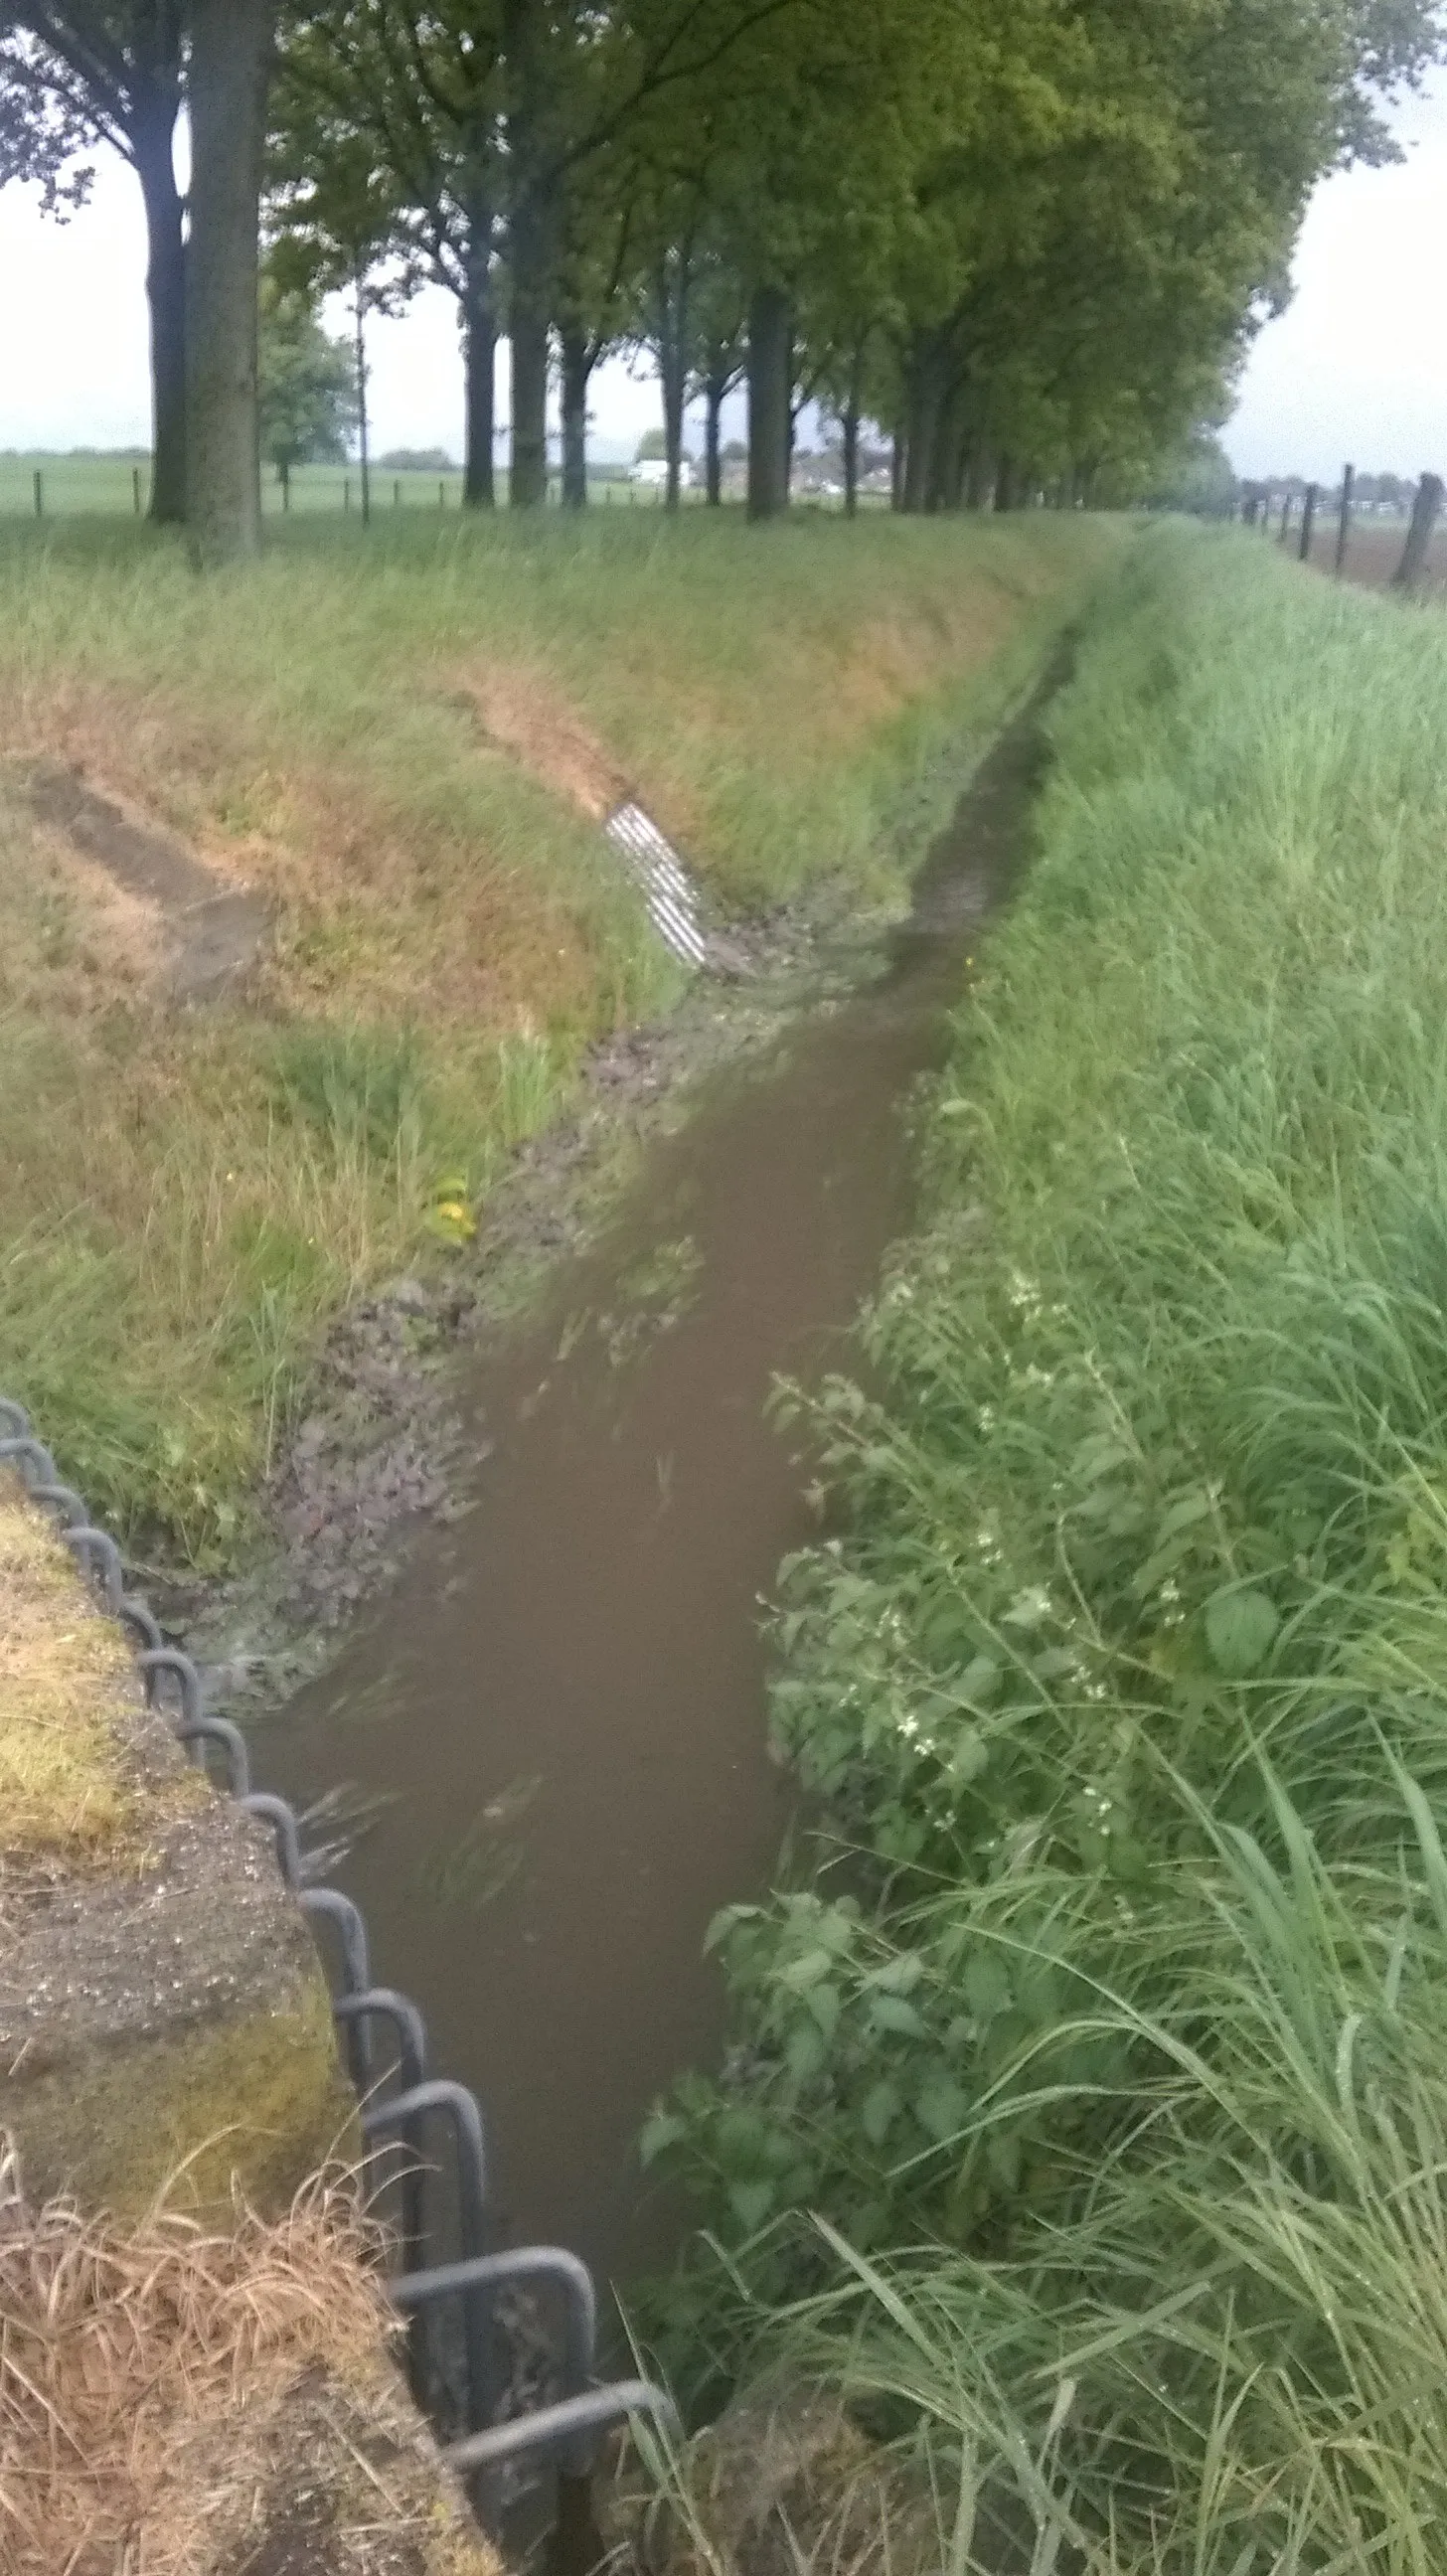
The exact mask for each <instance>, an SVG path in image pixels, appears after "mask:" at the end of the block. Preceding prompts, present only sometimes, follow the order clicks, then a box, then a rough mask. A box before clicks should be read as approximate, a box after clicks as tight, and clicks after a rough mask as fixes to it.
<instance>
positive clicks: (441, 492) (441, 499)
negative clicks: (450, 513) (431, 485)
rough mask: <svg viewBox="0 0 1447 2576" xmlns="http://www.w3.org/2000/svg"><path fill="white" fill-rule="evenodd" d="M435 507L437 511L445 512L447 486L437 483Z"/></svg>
mask: <svg viewBox="0 0 1447 2576" xmlns="http://www.w3.org/2000/svg"><path fill="white" fill-rule="evenodd" d="M437 507H438V509H439V510H445V509H446V507H447V486H446V484H445V483H439V484H438V486H437Z"/></svg>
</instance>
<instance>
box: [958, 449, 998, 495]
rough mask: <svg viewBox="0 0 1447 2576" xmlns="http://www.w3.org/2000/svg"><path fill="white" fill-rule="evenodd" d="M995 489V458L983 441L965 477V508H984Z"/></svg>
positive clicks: (974, 454)
mask: <svg viewBox="0 0 1447 2576" xmlns="http://www.w3.org/2000/svg"><path fill="white" fill-rule="evenodd" d="M994 489H995V460H994V458H993V456H992V455H991V454H990V451H989V449H988V447H986V446H985V444H984V442H983V441H981V443H980V445H979V446H978V447H977V448H976V449H975V451H974V453H973V455H972V456H971V458H970V462H969V470H968V472H967V474H966V477H965V508H966V509H967V510H983V509H984V508H985V507H986V506H987V504H988V503H989V500H990V498H991V495H992V494H993V492H994Z"/></svg>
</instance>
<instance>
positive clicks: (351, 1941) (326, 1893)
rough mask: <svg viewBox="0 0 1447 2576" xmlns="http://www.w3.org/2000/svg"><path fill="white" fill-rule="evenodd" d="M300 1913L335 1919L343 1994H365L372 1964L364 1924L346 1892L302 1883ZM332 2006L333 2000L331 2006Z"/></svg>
mask: <svg viewBox="0 0 1447 2576" xmlns="http://www.w3.org/2000/svg"><path fill="white" fill-rule="evenodd" d="M298 1896H299V1899H300V1903H301V1910H302V1912H303V1914H310V1915H313V1916H320V1917H321V1918H323V1919H324V1920H325V1921H326V1922H328V1923H335V1925H336V1927H337V1938H338V1942H339V1944H340V1948H341V1954H342V1978H343V1988H342V1991H343V1993H344V1994H348V1995H361V1994H365V1993H366V1991H367V1989H368V1987H369V1986H370V1985H371V1982H372V1966H371V1960H370V1957H369V1955H368V1949H367V1927H366V1924H365V1923H364V1922H363V1920H362V1917H361V1915H360V1913H359V1912H358V1910H357V1908H356V1906H355V1905H354V1904H353V1903H352V1900H351V1898H350V1897H349V1896H343V1894H342V1892H341V1889H340V1888H337V1887H303V1888H300V1889H299V1890H298ZM332 2009H333V2011H335V2009H336V2004H335V2001H333V2006H332Z"/></svg>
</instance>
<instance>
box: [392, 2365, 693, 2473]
mask: <svg viewBox="0 0 1447 2576" xmlns="http://www.w3.org/2000/svg"><path fill="white" fill-rule="evenodd" d="M625 2415H650V2416H651V2417H652V2418H653V2421H654V2423H655V2424H656V2425H657V2426H658V2428H659V2430H660V2432H662V2433H664V2434H666V2435H668V2436H669V2437H670V2438H671V2439H673V2440H675V2441H676V2440H677V2439H678V2436H679V2432H680V2429H681V2428H680V2425H679V2420H678V2409H677V2407H676V2406H675V2405H674V2402H673V2400H672V2398H671V2397H670V2396H669V2395H668V2392H667V2390H666V2389H662V2388H655V2387H654V2385H653V2383H652V2381H651V2380H648V2379H615V2380H613V2381H612V2382H611V2383H610V2384H609V2385H608V2386H606V2387H603V2388H587V2389H585V2390H584V2391H583V2394H582V2396H581V2397H564V2398H562V2399H560V2401H559V2403H558V2404H557V2405H556V2406H540V2407H539V2408H538V2410H537V2413H536V2414H535V2415H515V2416H513V2417H511V2418H510V2420H509V2421H508V2422H507V2423H506V2424H489V2425H488V2426H487V2428H486V2430H485V2431H483V2432H480V2433H469V2434H468V2436H467V2439H466V2441H463V2442H450V2443H449V2444H448V2446H447V2448H446V2450H445V2451H444V2452H443V2454H442V2456H443V2458H444V2460H445V2461H446V2462H447V2465H448V2467H449V2468H450V2469H461V2470H462V2471H464V2472H467V2471H469V2470H473V2469H486V2468H491V2467H492V2466H493V2465H494V2464H495V2463H496V2462H497V2461H498V2460H511V2459H515V2458H516V2456H517V2454H518V2452H519V2451H551V2450H555V2449H557V2448H558V2447H559V2446H560V2445H561V2444H562V2443H565V2442H569V2443H570V2442H573V2441H575V2440H577V2439H579V2438H580V2437H581V2436H583V2435H585V2434H588V2433H601V2432H602V2431H603V2430H604V2428H605V2427H606V2426H607V2425H609V2424H618V2423H621V2422H622V2420H623V2418H624V2416H625Z"/></svg>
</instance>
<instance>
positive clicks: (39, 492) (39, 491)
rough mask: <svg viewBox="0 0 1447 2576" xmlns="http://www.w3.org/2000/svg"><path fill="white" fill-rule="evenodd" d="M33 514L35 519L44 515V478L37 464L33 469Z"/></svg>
mask: <svg viewBox="0 0 1447 2576" xmlns="http://www.w3.org/2000/svg"><path fill="white" fill-rule="evenodd" d="M35 515H36V517H37V519H43V518H44V516H45V478H44V476H43V475H42V473H41V471H40V468H39V466H38V465H37V466H36V469H35Z"/></svg>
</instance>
